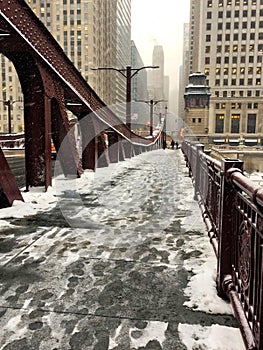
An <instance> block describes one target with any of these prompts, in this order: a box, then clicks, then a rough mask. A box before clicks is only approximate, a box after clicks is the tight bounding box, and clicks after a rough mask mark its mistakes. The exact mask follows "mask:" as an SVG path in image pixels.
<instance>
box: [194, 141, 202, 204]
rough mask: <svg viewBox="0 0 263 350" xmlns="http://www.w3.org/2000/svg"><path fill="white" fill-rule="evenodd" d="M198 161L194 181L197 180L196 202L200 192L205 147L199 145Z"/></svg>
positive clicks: (197, 147) (197, 148)
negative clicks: (202, 158)
mask: <svg viewBox="0 0 263 350" xmlns="http://www.w3.org/2000/svg"><path fill="white" fill-rule="evenodd" d="M195 147H196V159H195V162H194V163H195V169H194V171H195V174H194V180H195V193H194V200H197V198H198V196H197V194H198V193H199V192H200V179H201V176H200V175H201V174H200V171H201V157H202V155H201V152H204V148H205V147H204V145H202V144H199V145H196V146H195Z"/></svg>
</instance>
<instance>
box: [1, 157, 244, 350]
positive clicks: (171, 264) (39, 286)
mask: <svg viewBox="0 0 263 350" xmlns="http://www.w3.org/2000/svg"><path fill="white" fill-rule="evenodd" d="M23 196H24V199H25V203H20V202H17V203H15V205H14V206H13V207H12V208H8V209H3V210H1V211H0V264H1V265H0V290H1V292H0V329H1V330H0V350H22V349H23V350H108V349H115V350H129V349H140V350H142V349H148V350H159V349H164V350H186V349H187V350H188V349H193V350H194V349H195V350H197V349H203V350H205V349H206V350H242V349H243V348H244V347H243V343H242V340H241V336H240V333H239V330H238V329H237V328H236V327H237V326H236V322H235V320H234V318H233V315H232V310H231V306H230V305H229V304H228V303H226V302H225V301H222V300H221V299H220V298H218V297H217V295H216V289H215V272H216V259H215V256H214V253H213V249H212V247H211V246H210V244H209V240H208V237H207V233H206V231H205V226H204V224H203V222H202V219H201V214H200V210H199V208H198V205H197V203H196V202H195V201H194V200H193V187H192V183H191V179H190V178H189V177H188V169H187V168H186V167H185V162H184V159H183V155H182V153H181V151H180V150H174V151H172V150H165V151H163V150H158V151H153V152H149V153H144V154H141V155H140V156H137V157H134V158H132V159H129V160H126V161H125V162H121V163H118V164H115V165H111V166H110V167H109V168H104V169H98V170H97V172H96V173H93V172H85V174H84V176H83V177H81V178H80V179H64V178H63V177H61V176H59V177H58V178H57V179H56V181H55V184H54V186H53V187H52V188H51V189H49V191H48V192H47V193H41V192H40V191H39V190H38V191H33V190H32V191H30V192H29V193H24V194H23Z"/></svg>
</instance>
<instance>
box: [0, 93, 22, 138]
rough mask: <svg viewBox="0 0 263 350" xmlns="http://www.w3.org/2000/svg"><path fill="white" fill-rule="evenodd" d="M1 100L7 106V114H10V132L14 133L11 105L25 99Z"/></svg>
mask: <svg viewBox="0 0 263 350" xmlns="http://www.w3.org/2000/svg"><path fill="white" fill-rule="evenodd" d="M0 102H3V105H4V106H7V115H8V134H12V125H11V106H13V104H14V103H16V102H23V101H19V100H18V101H11V100H6V101H5V100H0Z"/></svg>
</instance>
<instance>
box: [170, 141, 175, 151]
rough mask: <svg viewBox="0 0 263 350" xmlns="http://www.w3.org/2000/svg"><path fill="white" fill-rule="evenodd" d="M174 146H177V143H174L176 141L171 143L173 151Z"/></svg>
mask: <svg viewBox="0 0 263 350" xmlns="http://www.w3.org/2000/svg"><path fill="white" fill-rule="evenodd" d="M174 145H175V142H174V140H172V141H171V147H172V149H174Z"/></svg>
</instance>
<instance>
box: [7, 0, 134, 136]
mask: <svg viewBox="0 0 263 350" xmlns="http://www.w3.org/2000/svg"><path fill="white" fill-rule="evenodd" d="M26 1H27V3H28V5H29V6H30V7H31V8H32V10H33V11H34V12H35V14H36V15H37V16H38V17H39V18H40V20H41V21H42V22H43V23H44V24H45V26H46V27H47V28H48V29H49V31H50V32H51V33H52V35H53V36H54V37H55V39H56V40H57V41H58V42H59V44H60V45H61V47H62V48H63V49H64V51H65V53H66V54H67V56H68V57H69V58H70V59H71V61H72V62H73V63H74V65H75V66H76V68H77V69H78V70H79V71H80V72H81V74H82V75H83V77H84V78H85V79H86V81H87V82H88V83H89V84H90V86H91V87H92V88H93V89H94V90H95V91H96V92H97V93H98V95H99V96H100V98H101V99H102V100H103V101H104V102H105V103H107V104H108V105H109V106H116V105H117V106H118V105H119V106H121V107H120V108H117V109H116V110H115V112H116V113H117V114H118V115H119V116H120V117H124V116H125V107H123V104H124V103H125V101H126V95H125V91H126V80H125V78H124V77H123V76H122V75H121V74H119V73H118V72H116V71H110V70H104V71H92V70H91V68H94V67H114V68H125V67H126V66H127V65H130V62H131V57H130V41H131V40H130V37H131V34H130V30H131V29H130V27H131V19H130V17H131V0H110V1H108V0H52V1H51V0H45V1H44V0H26ZM1 65H2V74H1V76H0V84H1V85H0V86H2V87H3V89H1V88H0V101H4V102H2V103H0V132H7V131H8V120H7V119H8V105H7V104H6V102H8V101H9V102H11V103H10V108H11V109H12V118H13V119H12V132H18V131H23V113H22V112H23V111H21V110H20V109H21V108H22V106H23V104H22V103H21V99H22V94H21V88H20V85H19V81H18V78H17V75H16V72H15V69H14V67H13V65H12V63H11V62H9V61H8V60H7V59H6V58H5V57H3V56H1Z"/></svg>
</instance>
